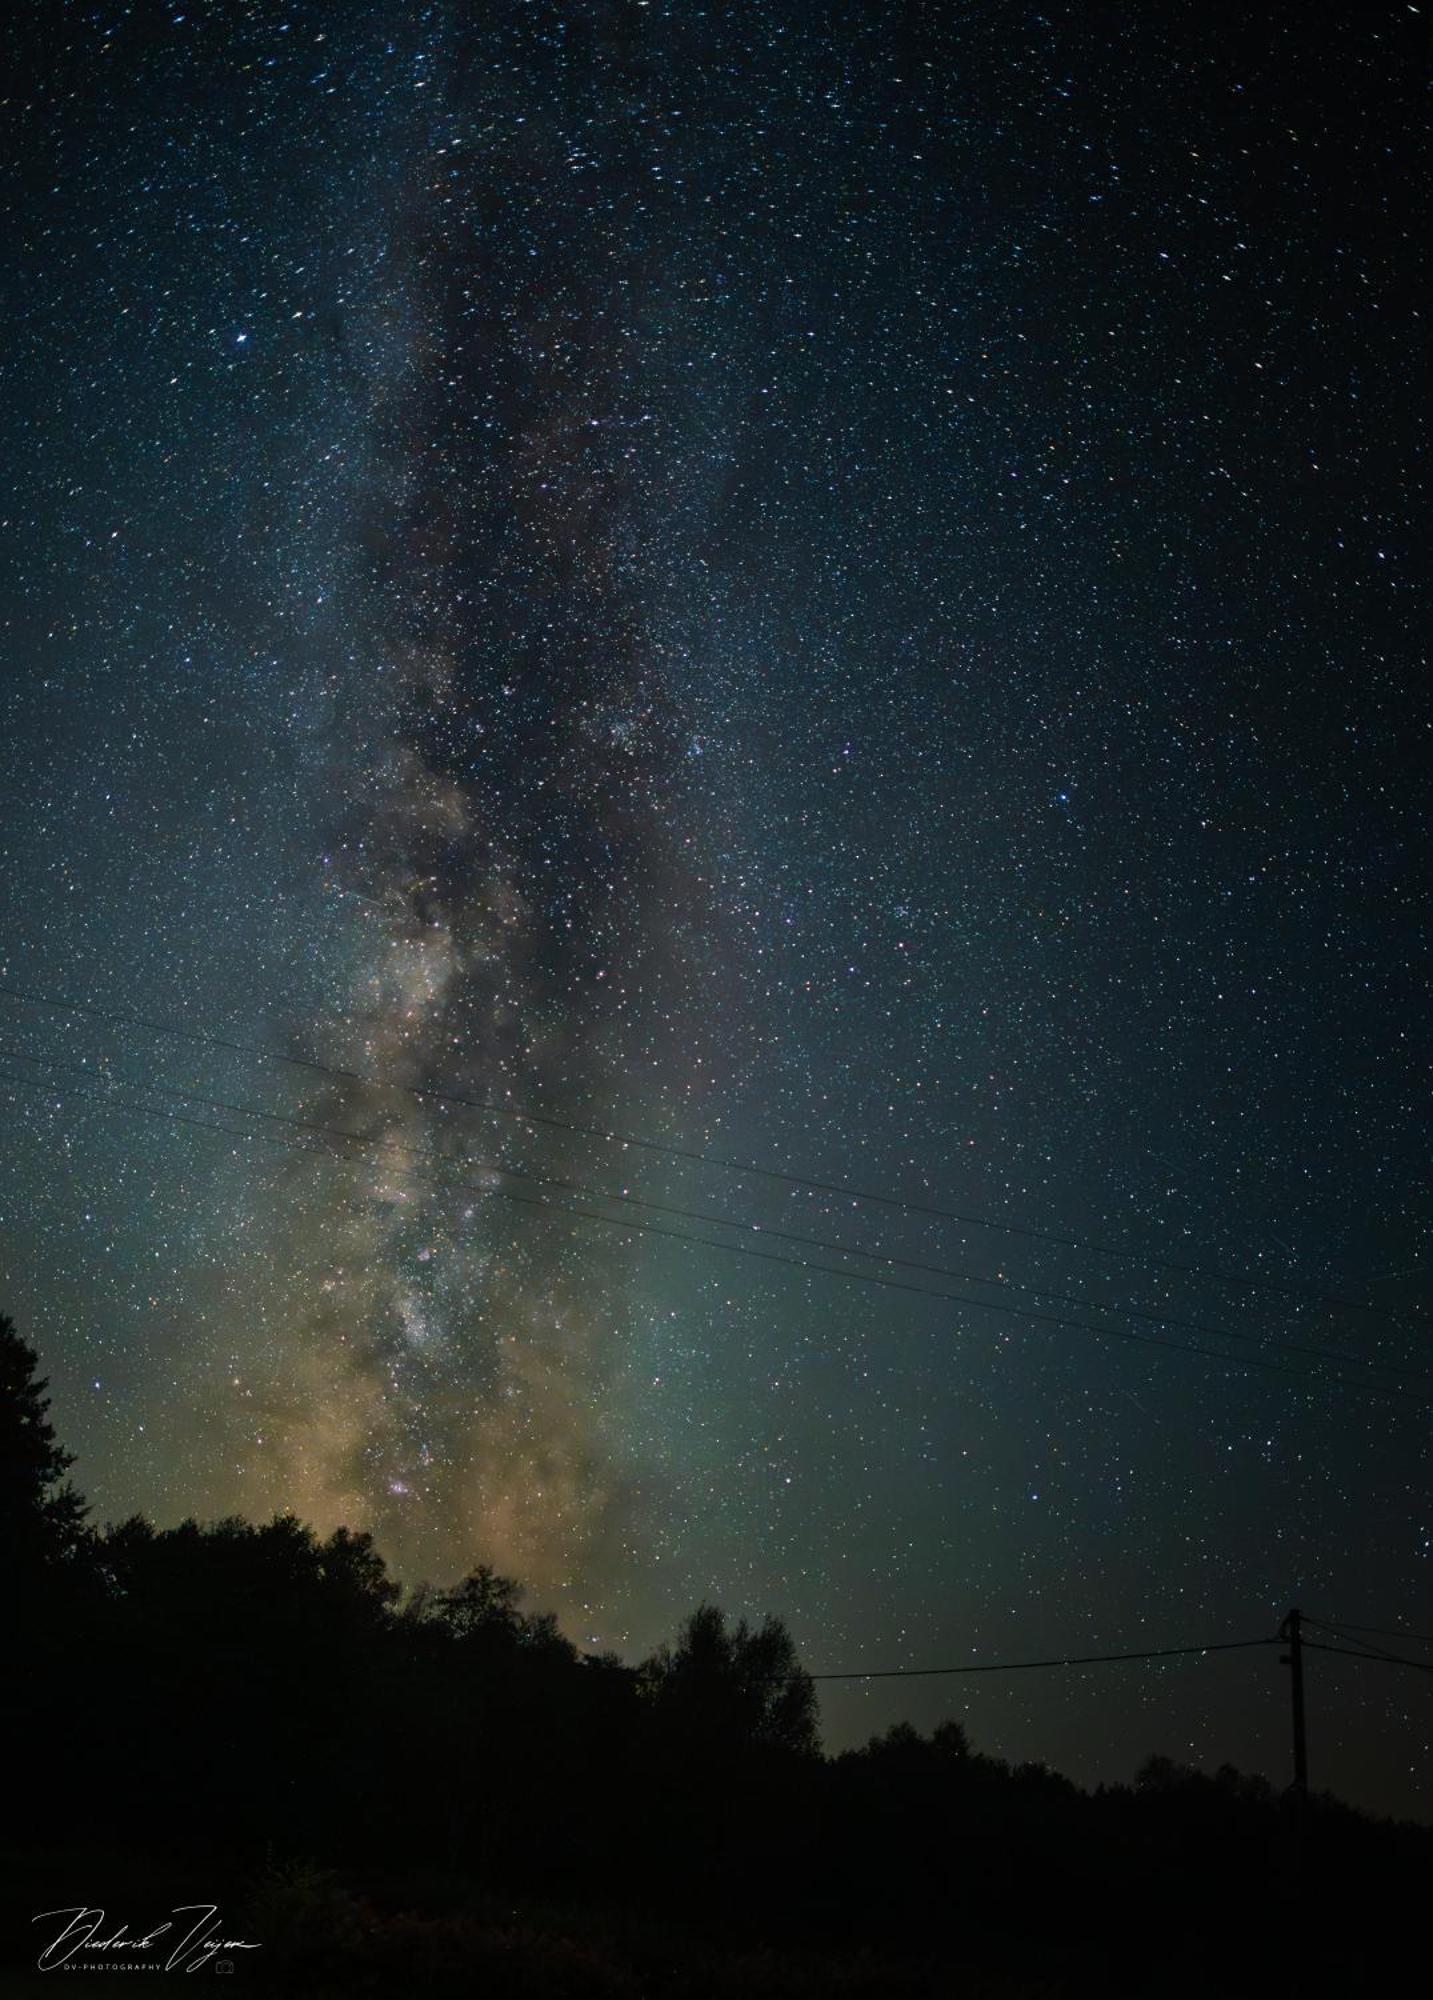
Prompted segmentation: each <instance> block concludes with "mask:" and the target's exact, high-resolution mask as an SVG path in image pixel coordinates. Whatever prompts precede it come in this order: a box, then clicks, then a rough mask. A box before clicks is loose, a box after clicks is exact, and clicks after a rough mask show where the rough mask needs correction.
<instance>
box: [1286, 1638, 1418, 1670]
mask: <svg viewBox="0 0 1433 2000" xmlns="http://www.w3.org/2000/svg"><path fill="white" fill-rule="evenodd" d="M1304 1644H1305V1645H1306V1646H1307V1647H1308V1648H1309V1650H1310V1651H1311V1652H1314V1653H1342V1655H1343V1656H1344V1658H1345V1659H1346V1660H1375V1661H1377V1662H1379V1663H1380V1664H1383V1663H1387V1664H1388V1665H1390V1666H1394V1667H1412V1668H1413V1670H1414V1671H1415V1673H1420V1674H1433V1660H1405V1659H1404V1658H1403V1656H1402V1655H1401V1654H1399V1653H1356V1652H1354V1651H1353V1650H1352V1648H1351V1647H1348V1646H1329V1645H1325V1643H1324V1641H1323V1640H1322V1639H1305V1640H1304Z"/></svg>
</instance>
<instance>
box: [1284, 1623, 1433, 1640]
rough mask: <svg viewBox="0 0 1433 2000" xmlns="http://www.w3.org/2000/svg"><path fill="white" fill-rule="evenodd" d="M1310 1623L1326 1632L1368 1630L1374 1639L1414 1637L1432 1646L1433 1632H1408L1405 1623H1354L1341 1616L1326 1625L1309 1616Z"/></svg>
mask: <svg viewBox="0 0 1433 2000" xmlns="http://www.w3.org/2000/svg"><path fill="white" fill-rule="evenodd" d="M1308 1622H1309V1623H1310V1625H1319V1626H1322V1627H1323V1629H1324V1631H1326V1632H1337V1631H1343V1632H1370V1633H1372V1635H1373V1636H1374V1638H1376V1639H1414V1640H1416V1641H1417V1642H1418V1644H1419V1645H1420V1646H1433V1633H1429V1632H1410V1631H1409V1629H1408V1627H1407V1626H1406V1625H1403V1626H1387V1625H1355V1624H1354V1623H1353V1621H1352V1620H1351V1619H1349V1618H1342V1619H1340V1620H1339V1623H1338V1624H1337V1625H1326V1624H1325V1623H1324V1621H1323V1619H1321V1618H1310V1619H1309V1621H1308Z"/></svg>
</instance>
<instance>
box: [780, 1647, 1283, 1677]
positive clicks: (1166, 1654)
mask: <svg viewBox="0 0 1433 2000" xmlns="http://www.w3.org/2000/svg"><path fill="white" fill-rule="evenodd" d="M1278 1644H1279V1641H1278V1640H1277V1639H1275V1638H1269V1639H1219V1640H1216V1641H1214V1642H1213V1643H1212V1644H1210V1645H1207V1646H1160V1647H1158V1648H1157V1649H1156V1650H1155V1651H1153V1652H1147V1653H1061V1654H1059V1655H1058V1656H1056V1657H1055V1658H1053V1659H1049V1660H981V1661H979V1662H978V1663H977V1664H975V1665H974V1666H965V1667H866V1668H852V1669H850V1670H849V1671H847V1672H844V1673H824V1674H808V1675H807V1679H808V1680H813V1681H904V1680H921V1679H924V1678H927V1677H929V1676H932V1675H937V1674H1022V1673H1029V1672H1030V1671H1032V1670H1033V1669H1035V1668H1039V1667H1102V1666H1107V1665H1110V1664H1111V1663H1113V1662H1115V1661H1117V1660H1174V1659H1178V1658H1180V1657H1181V1656H1187V1655H1189V1654H1192V1653H1237V1652H1242V1651H1246V1650H1247V1649H1248V1648H1249V1647H1251V1646H1277V1645H1278Z"/></svg>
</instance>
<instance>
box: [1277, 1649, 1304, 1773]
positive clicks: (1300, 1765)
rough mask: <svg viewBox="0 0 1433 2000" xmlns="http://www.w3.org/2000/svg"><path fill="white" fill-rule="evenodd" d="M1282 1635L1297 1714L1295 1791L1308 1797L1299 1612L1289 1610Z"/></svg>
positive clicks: (1284, 1662)
mask: <svg viewBox="0 0 1433 2000" xmlns="http://www.w3.org/2000/svg"><path fill="white" fill-rule="evenodd" d="M1279 1637H1280V1638H1281V1639H1282V1640H1283V1642H1284V1644H1285V1645H1286V1646H1287V1647H1288V1649H1289V1650H1288V1652H1287V1653H1281V1654H1280V1655H1279V1665H1280V1666H1281V1667H1287V1668H1288V1670H1289V1697H1290V1700H1291V1702H1292V1704H1293V1715H1294V1790H1295V1792H1296V1793H1297V1794H1298V1796H1299V1797H1300V1798H1301V1799H1304V1798H1307V1797H1308V1795H1309V1746H1308V1742H1307V1739H1306V1737H1305V1735H1304V1635H1303V1617H1302V1614H1301V1613H1300V1612H1299V1611H1297V1610H1294V1611H1291V1612H1290V1613H1289V1615H1288V1617H1287V1618H1286V1619H1285V1620H1284V1622H1283V1624H1282V1625H1281V1626H1280V1627H1279Z"/></svg>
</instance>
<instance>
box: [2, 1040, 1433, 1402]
mask: <svg viewBox="0 0 1433 2000" xmlns="http://www.w3.org/2000/svg"><path fill="white" fill-rule="evenodd" d="M0 1056H8V1057H10V1058H12V1059H18V1060H20V1061H23V1062H29V1063H31V1064H41V1065H44V1066H45V1067H48V1068H51V1069H54V1070H61V1071H65V1072H68V1073H70V1074H76V1075H82V1076H84V1077H86V1078H89V1079H95V1078H98V1079H100V1080H104V1081H110V1080H112V1073H111V1071H110V1070H109V1069H108V1068H100V1069H97V1068H95V1067H93V1066H92V1065H91V1064H89V1063H75V1062H68V1061H65V1060H63V1059H62V1058H59V1057H56V1056H53V1055H51V1054H49V1053H48V1052H46V1053H43V1054H34V1053H32V1052H30V1051H29V1050H25V1049H17V1048H15V1047H14V1046H13V1045H9V1044H6V1043H4V1042H0ZM95 1061H96V1062H97V1063H102V1064H105V1065H108V1064H110V1063H111V1062H112V1061H113V1058H112V1057H110V1056H109V1055H108V1054H105V1055H102V1056H99V1057H96V1058H95ZM121 1081H122V1082H124V1083H126V1084H130V1085H133V1086H134V1087H135V1088H138V1089H142V1090H148V1091H151V1092H153V1093H155V1094H156V1095H165V1096H172V1097H178V1098H181V1099H183V1100H185V1101H187V1102H190V1103H197V1104H201V1105H204V1106H205V1107H206V1108H207V1109H209V1110H217V1111H222V1112H225V1113H228V1114H231V1115H234V1116H239V1117H246V1118H255V1119H261V1120H265V1121H267V1122H271V1123H277V1124H283V1125H287V1126H291V1127H294V1128H295V1129H299V1130H305V1131H314V1132H319V1131H321V1132H324V1133H325V1134H327V1135H328V1136H330V1137H334V1138H343V1139H345V1140H350V1141H354V1142H357V1143H361V1144H370V1145H376V1144H378V1143H380V1139H379V1136H378V1135H374V1134H368V1133H350V1132H343V1131H341V1130H339V1129H337V1128H335V1127H332V1126H327V1125H323V1124H322V1123H321V1122H320V1121H316V1120H313V1119H307V1118H302V1117H300V1116H298V1115H296V1114H293V1113H287V1112H277V1111H272V1110H269V1109H267V1108H255V1107H252V1106H249V1105H240V1104H235V1103H233V1102H232V1101H229V1100H225V1099H222V1098H211V1097H207V1096H203V1095H201V1094H199V1093H197V1092H194V1091H190V1090H187V1089H185V1088H184V1087H183V1086H181V1085H178V1084H174V1083H171V1082H170V1080H169V1079H168V1078H161V1079H158V1080H157V1081H156V1080H155V1079H153V1078H149V1077H145V1078H136V1077H134V1076H125V1075H123V1074H122V1073H121ZM381 1143H382V1144H384V1145H385V1146H386V1147H387V1148H388V1149H390V1150H393V1151H397V1152H400V1153H406V1154H410V1155H411V1156H413V1157H414V1158H423V1159H433V1160H437V1161H438V1162H440V1163H441V1164H442V1165H444V1166H459V1167H463V1166H466V1167H474V1168H478V1169H482V1170H484V1171H488V1172H492V1173H500V1174H504V1175H506V1176H508V1177H509V1178H510V1179H514V1180H520V1181H526V1182H529V1183H531V1184H533V1185H535V1186H542V1187H548V1188H554V1189H557V1190H558V1191H560V1192H563V1193H567V1194H575V1195H578V1196H580V1197H585V1198H587V1199H589V1200H600V1201H605V1202H610V1203H613V1204H619V1203H620V1204H622V1205H624V1206H627V1207H631V1208H637V1209H643V1210H646V1211H649V1212H651V1213H653V1214H661V1215H668V1216H672V1217H674V1218H677V1219H680V1220H682V1221H685V1222H695V1223H698V1224H701V1225H703V1226H708V1227H716V1228H721V1229H731V1230H735V1231H739V1232H742V1233H745V1234H751V1235H759V1236H762V1237H763V1238H765V1239H767V1240H769V1241H772V1242H781V1243H791V1244H796V1245H799V1246H801V1247H802V1248H805V1249H814V1250H821V1251H824V1252H830V1253H833V1254H835V1255H838V1256H842V1257H861V1258H865V1259H866V1260H867V1261H868V1262H872V1263H878V1264H883V1265H885V1266H886V1267H888V1268H889V1269H893V1270H906V1271H915V1272H919V1273H920V1274H921V1275H923V1276H926V1277H935V1278H943V1279H946V1280H948V1281H950V1282H952V1283H956V1284H974V1285H985V1286H988V1287H990V1288H991V1289H992V1290H1000V1291H1004V1292H1010V1293H1018V1294H1021V1295H1022V1296H1025V1297H1028V1298H1034V1299H1040V1300H1046V1301H1052V1302H1054V1303H1056V1304H1061V1305H1069V1306H1075V1307H1077V1308H1078V1309H1079V1310H1081V1311H1083V1312H1100V1313H1113V1314H1116V1315H1118V1316H1120V1317H1122V1318H1126V1319H1135V1320H1140V1321H1142V1322H1144V1323H1146V1324H1149V1325H1153V1326H1163V1327H1173V1328H1176V1329H1179V1330H1181V1331H1184V1332H1187V1333H1196V1334H1203V1335H1204V1336H1206V1337H1207V1338H1210V1339H1215V1340H1229V1341H1239V1342H1244V1343H1247V1344H1249V1345H1252V1346H1259V1347H1264V1348H1272V1349H1274V1350H1277V1351H1278V1352H1280V1353H1287V1354H1301V1355H1305V1356H1308V1357H1310V1358H1312V1359H1314V1360H1316V1361H1326V1362H1328V1361H1332V1362H1342V1363H1344V1364H1345V1365H1348V1366H1352V1367H1356V1368H1373V1369H1377V1370H1379V1371H1380V1372H1382V1373H1383V1374H1391V1375H1396V1376H1398V1377H1400V1378H1413V1379H1417V1380H1422V1381H1425V1382H1429V1383H1433V1373H1429V1372H1428V1371H1427V1370H1424V1369H1420V1368H1416V1367H1410V1366H1408V1365H1407V1364H1405V1363H1401V1362H1397V1361H1384V1360H1382V1359H1381V1358H1379V1357H1377V1356H1369V1355H1362V1354H1354V1353H1351V1352H1350V1351H1349V1350H1347V1349H1341V1348H1332V1347H1325V1346H1315V1345H1313V1344H1311V1343H1309V1342H1306V1341H1296V1340H1288V1339H1286V1338H1282V1337H1273V1336H1269V1335H1267V1334H1251V1333H1245V1332H1243V1331H1242V1330H1239V1329H1236V1328H1232V1327H1222V1326H1211V1325H1209V1324H1208V1323H1207V1322H1205V1321H1201V1320H1195V1319H1189V1318H1187V1317H1185V1316H1183V1315H1180V1314H1175V1313H1165V1312H1157V1311H1154V1310H1152V1309H1150V1308H1148V1307H1144V1306H1132V1305H1111V1304H1109V1303H1108V1302H1107V1301H1105V1300H1102V1299H1091V1298H1089V1297H1086V1296H1083V1295H1081V1294H1080V1293H1076V1292H1066V1291H1063V1290H1060V1289H1059V1288H1057V1287H1055V1286H1049V1285H1032V1284H1024V1283H1020V1282H1018V1281H1016V1280H1014V1279H1010V1278H1006V1277H1004V1276H1003V1275H1002V1276H996V1277H989V1276H987V1275H986V1274H985V1273H983V1272H979V1271H961V1270H955V1269H952V1268H951V1267H950V1266H948V1265H943V1264H932V1263H927V1262H924V1261H922V1260H919V1259H916V1258H911V1257H902V1256H897V1255H895V1254H894V1253H892V1252H890V1251H885V1250H872V1249H867V1248H865V1247H864V1246H863V1245H859V1244H853V1243H844V1242H842V1241H840V1240H839V1239H838V1238H833V1237H824V1236H811V1235H806V1234H804V1233H801V1232H798V1231H794V1230H788V1229H780V1228H777V1227H775V1226H773V1225H769V1224H766V1223H763V1222H756V1221H752V1220H749V1219H747V1218H743V1217H739V1216H728V1215H720V1214H715V1213H713V1212H712V1211H711V1210H704V1209H693V1208H687V1207H683V1206H680V1205H678V1204H676V1203H672V1202H664V1201H657V1200H655V1199H653V1198H652V1197H650V1196H646V1195H635V1194H632V1193H631V1192H630V1191H628V1190H627V1189H620V1190H617V1189H610V1188H601V1187H594V1186H592V1185H590V1184H589V1183H586V1182H583V1181H573V1180H567V1179H564V1178H562V1177H560V1176H557V1175H554V1174H546V1173H540V1172H537V1171H534V1170H533V1169H531V1168H529V1167H525V1166H515V1165H513V1164H511V1163H509V1162H508V1161H506V1160H503V1159H488V1158H485V1157H482V1156H480V1155H474V1154H470V1153H463V1154H453V1153H450V1152H447V1151H445V1150H444V1149H443V1148H441V1147H434V1146H413V1145H411V1144H409V1143H408V1142H406V1141H400V1140H395V1139H391V1138H383V1139H382V1140H381ZM923 1289H924V1288H923Z"/></svg>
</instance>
